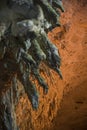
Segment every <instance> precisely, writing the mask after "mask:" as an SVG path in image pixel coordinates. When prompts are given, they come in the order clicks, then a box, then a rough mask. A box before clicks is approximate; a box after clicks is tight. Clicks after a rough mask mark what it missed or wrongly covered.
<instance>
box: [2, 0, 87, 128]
mask: <svg viewBox="0 0 87 130" xmlns="http://www.w3.org/2000/svg"><path fill="white" fill-rule="evenodd" d="M63 2H64V6H65V10H66V11H65V13H64V14H62V18H61V22H62V24H63V26H62V27H61V29H60V28H55V29H54V30H53V31H52V32H50V33H49V34H48V36H49V38H50V39H51V40H52V41H53V42H54V44H56V45H57V46H58V48H59V50H60V54H61V58H62V68H61V69H62V72H63V80H60V78H59V77H58V75H57V74H56V73H55V72H53V71H52V70H49V69H48V68H47V67H46V66H44V70H43V68H42V72H41V73H42V75H43V76H44V77H45V79H46V80H47V83H48V85H49V93H48V94H47V95H44V94H43V91H42V89H41V88H40V87H39V85H38V89H39V92H40V99H39V102H40V104H39V109H38V110H37V111H34V110H33V109H32V107H31V104H30V102H29V100H28V97H27V95H26V94H25V93H24V91H23V89H21V88H22V84H21V83H20V82H19V81H18V80H17V82H18V86H17V88H18V94H20V99H18V101H16V102H18V103H17V104H16V105H15V104H14V105H15V106H16V116H17V123H18V126H19V128H20V130H78V129H79V130H86V129H87V125H86V122H87V96H86V90H87V58H86V55H87V38H86V33H87V19H86V9H87V5H86V4H87V2H86V0H75V1H73V0H66V1H65V0H63ZM0 65H1V64H0ZM0 67H1V66H0ZM3 70H4V68H1V70H0V89H1V90H3V91H2V92H3V93H6V92H7V90H8V88H9V86H13V83H11V82H10V81H11V78H10V79H9V78H8V77H9V76H10V77H12V76H11V75H10V73H9V74H7V72H6V70H4V71H3ZM44 71H45V72H44ZM14 75H15V74H14ZM1 77H4V78H1ZM32 80H34V79H32ZM34 82H36V83H37V81H34ZM4 86H5V87H4ZM3 88H6V89H5V90H4V89H3ZM10 91H11V89H10V90H9V92H10ZM9 92H8V93H9ZM1 95H3V94H1ZM16 96H17V95H16ZM7 97H9V94H7ZM2 99H3V98H2ZM11 103H12V102H11ZM1 109H2V108H1ZM12 109H13V108H12ZM14 114H15V112H14ZM71 118H72V119H71ZM13 120H14V124H15V125H14V126H15V127H17V126H16V123H15V119H13ZM79 124H80V125H79ZM11 130H12V129H11Z"/></svg>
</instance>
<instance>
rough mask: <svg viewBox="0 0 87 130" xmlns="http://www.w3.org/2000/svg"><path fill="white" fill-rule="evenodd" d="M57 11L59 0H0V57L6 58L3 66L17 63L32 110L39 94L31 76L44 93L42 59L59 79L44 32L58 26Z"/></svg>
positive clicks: (60, 7)
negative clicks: (0, 27)
mask: <svg viewBox="0 0 87 130" xmlns="http://www.w3.org/2000/svg"><path fill="white" fill-rule="evenodd" d="M60 11H62V12H64V7H63V4H62V0H0V25H1V26H2V27H3V29H2V30H1V33H0V60H3V59H6V58H7V59H9V60H10V62H9V60H7V62H5V67H6V68H7V69H9V68H8V64H9V63H10V64H11V63H13V62H14V63H15V64H16V65H17V66H18V67H17V69H18V71H19V72H18V73H20V78H21V82H22V84H23V86H24V89H25V92H26V93H27V95H28V97H29V100H30V102H31V104H32V107H33V108H34V109H37V108H38V105H39V101H38V97H39V96H38V91H37V89H36V86H35V84H34V83H32V81H31V80H30V77H31V76H33V75H34V77H35V78H36V79H37V81H38V83H39V84H40V86H42V87H43V90H44V92H45V93H47V92H48V85H47V83H46V82H45V80H44V79H43V77H42V76H41V75H40V64H41V63H42V62H44V63H45V64H46V65H47V66H49V68H51V69H53V70H54V71H56V72H57V73H58V74H59V76H60V78H62V73H61V70H60V65H61V58H60V55H59V52H58V48H57V47H56V46H55V45H54V44H53V43H52V42H51V41H50V40H49V39H48V37H47V32H48V31H51V30H52V29H53V28H54V27H56V26H61V24H60ZM11 61H12V62H11ZM3 65H4V64H3Z"/></svg>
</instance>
